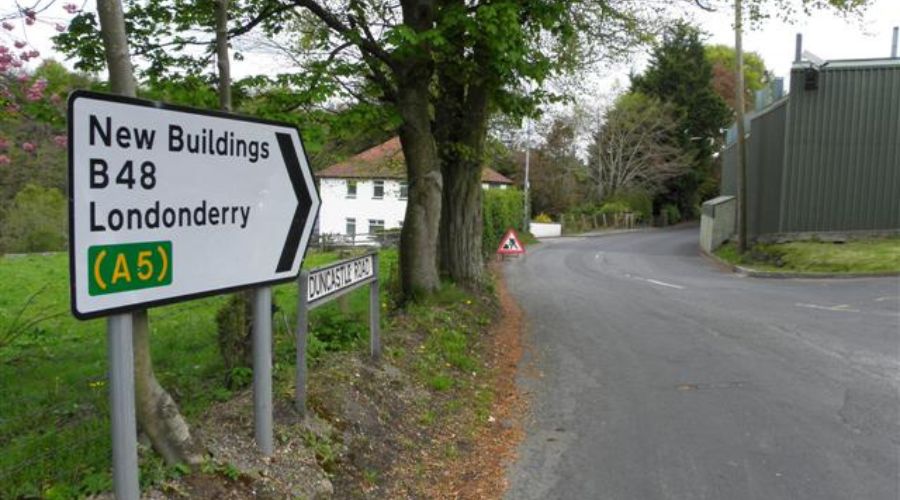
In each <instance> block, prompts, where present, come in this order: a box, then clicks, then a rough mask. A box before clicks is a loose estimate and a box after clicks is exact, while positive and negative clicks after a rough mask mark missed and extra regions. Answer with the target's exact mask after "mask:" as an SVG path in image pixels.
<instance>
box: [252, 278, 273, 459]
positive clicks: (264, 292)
mask: <svg viewBox="0 0 900 500" xmlns="http://www.w3.org/2000/svg"><path fill="white" fill-rule="evenodd" d="M253 417H254V418H253V421H254V430H255V435H256V445H257V446H258V447H259V451H260V452H261V453H262V454H263V455H266V456H270V455H272V453H273V452H274V451H275V447H274V444H273V437H272V289H271V288H269V287H261V288H257V289H256V290H254V291H253Z"/></svg>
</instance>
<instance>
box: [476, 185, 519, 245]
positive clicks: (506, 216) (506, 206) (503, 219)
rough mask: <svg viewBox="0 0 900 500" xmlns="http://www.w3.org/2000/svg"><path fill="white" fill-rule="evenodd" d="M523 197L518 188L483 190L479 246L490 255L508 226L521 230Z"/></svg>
mask: <svg viewBox="0 0 900 500" xmlns="http://www.w3.org/2000/svg"><path fill="white" fill-rule="evenodd" d="M523 202H524V198H522V192H521V191H519V190H518V189H488V190H485V191H484V201H483V203H484V205H483V207H484V211H483V214H484V233H483V235H482V238H481V246H482V248H483V249H484V254H485V255H491V254H493V253H494V251H495V250H497V247H498V246H500V239H501V238H503V234H504V233H506V230H507V229H509V228H513V229H515V230H516V231H517V232H520V233H521V232H522V217H523V210H524V207H523V206H522V204H523Z"/></svg>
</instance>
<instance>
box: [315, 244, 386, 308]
mask: <svg viewBox="0 0 900 500" xmlns="http://www.w3.org/2000/svg"><path fill="white" fill-rule="evenodd" d="M375 279H376V276H375V257H374V255H373V254H367V255H363V256H362V257H358V258H355V259H348V260H343V261H341V262H336V263H334V264H331V265H328V266H323V267H320V268H316V269H313V270H311V271H310V272H309V276H308V277H307V287H306V303H307V304H309V305H310V307H314V306H316V305H318V304H320V303H322V302H323V301H325V300H326V299H329V298H332V297H335V296H337V295H342V294H344V293H347V292H349V291H351V290H354V289H356V288H359V287H360V286H362V285H364V284H366V283H369V282H371V281H373V280H375Z"/></svg>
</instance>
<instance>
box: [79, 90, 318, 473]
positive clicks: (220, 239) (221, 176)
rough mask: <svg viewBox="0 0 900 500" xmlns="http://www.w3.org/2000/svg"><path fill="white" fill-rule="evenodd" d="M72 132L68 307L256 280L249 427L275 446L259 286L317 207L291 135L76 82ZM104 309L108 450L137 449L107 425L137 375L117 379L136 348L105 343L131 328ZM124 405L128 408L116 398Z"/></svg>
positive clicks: (264, 305) (113, 308)
mask: <svg viewBox="0 0 900 500" xmlns="http://www.w3.org/2000/svg"><path fill="white" fill-rule="evenodd" d="M68 139H69V140H68V144H69V145H68V147H69V154H68V157H69V166H68V170H69V178H68V182H69V281H70V291H71V294H70V295H71V307H72V313H73V314H74V315H75V317H77V318H79V319H90V318H95V317H100V316H111V315H117V314H120V313H128V312H130V311H133V310H138V309H144V308H147V307H151V306H158V305H164V304H169V303H174V302H180V301H184V300H190V299H193V298H198V297H203V296H208V295H214V294H221V293H226V292H232V291H237V290H240V289H245V288H250V287H256V293H255V297H254V300H253V304H254V324H253V337H254V338H253V346H254V409H255V412H256V415H255V417H256V438H257V444H258V445H259V447H260V449H261V450H262V451H263V453H265V454H267V455H268V454H271V453H272V446H273V445H272V429H271V427H272V412H271V408H272V397H271V316H270V311H271V289H270V288H269V286H270V285H272V284H275V283H280V282H287V281H291V280H294V279H296V278H297V276H298V274H299V272H300V266H301V263H302V261H303V257H304V255H305V252H306V248H307V244H308V242H309V238H310V234H311V232H312V228H313V224H314V221H315V218H316V216H317V214H318V210H319V205H320V199H319V195H318V193H317V192H316V188H315V184H314V179H313V176H312V173H311V172H310V168H309V164H308V161H307V159H306V154H305V152H304V149H303V143H302V141H301V138H300V134H299V132H298V131H297V129H296V128H295V127H294V126H292V125H290V124H286V123H279V122H273V121H267V120H261V119H256V118H252V117H246V116H240V115H234V114H229V113H223V112H216V111H206V110H198V109H192V108H186V107H181V106H173V105H168V104H163V103H158V102H151V101H145V100H140V99H133V98H129V97H123V96H117V95H108V94H100V93H94V92H85V91H76V92H74V93H72V94H71V95H70V96H69V101H68ZM112 318H119V319H120V321H113V320H112ZM112 318H111V320H110V321H109V322H108V328H109V332H108V335H109V337H110V339H111V342H110V346H111V347H110V360H111V363H112V361H113V360H114V359H115V360H116V361H117V362H118V360H119V358H122V359H123V360H124V361H122V362H123V363H124V365H123V366H122V367H121V368H119V367H118V365H115V364H114V366H113V367H114V368H115V369H111V370H110V378H111V380H110V387H111V388H114V390H115V391H120V390H121V391H128V392H123V393H121V394H119V393H118V392H116V394H111V399H112V401H113V404H112V406H113V408H112V413H113V420H114V422H113V424H114V425H113V427H114V431H113V438H114V439H113V447H114V451H113V454H114V456H118V455H116V453H117V452H116V449H121V448H125V449H127V447H129V446H134V443H133V442H130V443H124V442H123V440H125V439H130V440H132V441H133V440H134V437H135V436H134V435H133V432H131V433H130V434H131V436H130V438H129V437H127V435H128V434H129V432H116V428H118V427H117V425H116V419H118V418H120V417H117V415H120V416H121V418H122V419H124V420H123V422H124V427H122V428H124V429H126V431H127V429H128V428H129V426H130V428H132V429H133V428H134V423H133V420H134V407H133V405H134V387H133V379H129V380H119V377H123V376H124V372H126V371H129V370H130V369H131V368H130V367H131V365H132V361H131V359H132V357H133V353H132V352H131V350H130V348H127V347H128V346H119V347H117V348H116V349H115V352H114V349H113V348H114V347H115V346H117V345H118V344H120V343H114V342H113V341H112V340H113V339H114V338H116V337H117V335H116V333H117V331H118V330H119V329H121V328H129V329H130V328H131V326H130V325H125V323H127V322H129V321H127V319H128V318H130V315H125V316H122V315H119V316H112ZM120 351H121V352H120ZM126 351H127V352H126ZM115 388H120V389H115ZM124 404H127V405H130V406H131V407H130V410H129V409H128V408H119V406H121V405H124ZM129 412H130V413H129ZM129 419H130V420H131V423H129V422H128V420H129ZM130 454H131V452H130V451H129V452H128V453H126V455H130ZM120 465H121V464H115V469H118V468H119V467H120ZM135 465H136V464H135ZM129 468H130V467H129ZM133 473H134V477H136V475H137V470H136V466H135V470H134V471H133ZM116 479H117V481H118V479H119V475H118V472H116ZM131 479H132V478H129V480H131Z"/></svg>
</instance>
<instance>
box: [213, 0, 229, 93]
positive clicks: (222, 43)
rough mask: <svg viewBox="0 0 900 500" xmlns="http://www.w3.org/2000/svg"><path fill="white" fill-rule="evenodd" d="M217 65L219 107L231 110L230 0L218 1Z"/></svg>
mask: <svg viewBox="0 0 900 500" xmlns="http://www.w3.org/2000/svg"><path fill="white" fill-rule="evenodd" d="M216 65H217V67H218V69H219V107H220V108H222V110H223V111H231V62H230V61H229V59H228V0H217V1H216Z"/></svg>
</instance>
